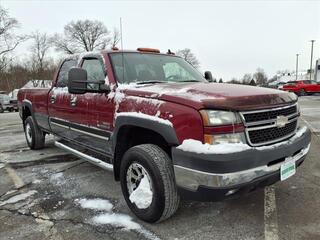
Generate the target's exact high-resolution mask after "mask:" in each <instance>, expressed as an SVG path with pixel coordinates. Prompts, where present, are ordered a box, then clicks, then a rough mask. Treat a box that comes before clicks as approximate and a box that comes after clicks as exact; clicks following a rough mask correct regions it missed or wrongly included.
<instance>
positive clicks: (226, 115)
mask: <svg viewBox="0 0 320 240" xmlns="http://www.w3.org/2000/svg"><path fill="white" fill-rule="evenodd" d="M200 113H201V116H202V119H203V123H204V126H219V125H229V124H235V123H240V118H239V117H238V115H237V114H236V113H234V112H230V111H216V110H201V111H200Z"/></svg>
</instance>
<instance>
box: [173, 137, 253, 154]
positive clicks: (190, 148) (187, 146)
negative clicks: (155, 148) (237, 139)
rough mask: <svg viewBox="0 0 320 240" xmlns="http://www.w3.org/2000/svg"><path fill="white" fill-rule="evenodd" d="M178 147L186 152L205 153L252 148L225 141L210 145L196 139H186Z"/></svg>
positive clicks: (221, 152) (231, 151)
mask: <svg viewBox="0 0 320 240" xmlns="http://www.w3.org/2000/svg"><path fill="white" fill-rule="evenodd" d="M177 149H180V150H183V151H186V152H195V153H204V154H210V153H215V154H225V153H235V152H242V151H245V150H249V149H251V147H250V146H249V145H247V144H244V143H224V144H216V145H210V144H208V143H206V144H203V143H202V142H200V141H198V140H194V139H187V140H184V141H183V143H182V144H181V145H180V146H178V147H177Z"/></svg>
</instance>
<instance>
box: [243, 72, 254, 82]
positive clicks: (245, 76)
mask: <svg viewBox="0 0 320 240" xmlns="http://www.w3.org/2000/svg"><path fill="white" fill-rule="evenodd" d="M251 79H252V75H251V74H250V73H246V74H245V75H243V77H242V79H241V81H242V83H243V84H249V83H250V81H251Z"/></svg>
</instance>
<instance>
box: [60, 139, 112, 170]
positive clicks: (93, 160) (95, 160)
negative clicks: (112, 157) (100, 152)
mask: <svg viewBox="0 0 320 240" xmlns="http://www.w3.org/2000/svg"><path fill="white" fill-rule="evenodd" d="M54 145H55V146H56V147H58V148H61V149H63V150H65V151H67V152H70V153H72V154H73V155H75V156H77V157H79V158H82V159H84V160H86V161H88V162H90V163H92V164H94V165H96V166H98V167H101V168H103V169H105V170H109V171H113V165H112V164H109V163H106V162H103V161H101V160H99V159H98V158H95V157H92V156H89V155H87V154H84V153H82V152H80V151H78V150H76V149H73V148H71V147H68V146H67V145H64V144H62V143H60V142H57V141H55V142H54Z"/></svg>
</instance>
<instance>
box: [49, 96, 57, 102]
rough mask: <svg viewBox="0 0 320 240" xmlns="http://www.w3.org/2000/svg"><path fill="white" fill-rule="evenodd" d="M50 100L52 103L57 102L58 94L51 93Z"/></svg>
mask: <svg viewBox="0 0 320 240" xmlns="http://www.w3.org/2000/svg"><path fill="white" fill-rule="evenodd" d="M50 102H51V103H55V102H56V96H55V95H51V97H50Z"/></svg>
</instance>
